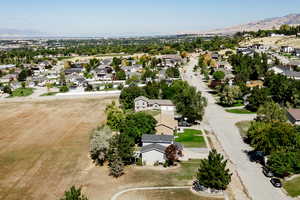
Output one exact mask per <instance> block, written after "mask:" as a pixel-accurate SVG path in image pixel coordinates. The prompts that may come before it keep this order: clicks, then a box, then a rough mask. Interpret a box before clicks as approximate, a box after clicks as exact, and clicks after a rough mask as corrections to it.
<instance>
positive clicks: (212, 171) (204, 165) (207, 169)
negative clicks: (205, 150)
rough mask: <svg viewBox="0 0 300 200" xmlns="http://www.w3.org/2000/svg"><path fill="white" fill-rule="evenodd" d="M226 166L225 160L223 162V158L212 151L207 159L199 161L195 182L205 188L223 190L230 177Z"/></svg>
mask: <svg viewBox="0 0 300 200" xmlns="http://www.w3.org/2000/svg"><path fill="white" fill-rule="evenodd" d="M226 165H227V160H224V157H223V156H222V155H221V154H219V153H217V151H216V150H215V149H213V150H212V151H210V152H209V155H208V158H207V159H202V160H201V161H200V167H199V169H198V172H197V182H198V183H199V184H200V185H202V186H204V187H207V188H211V189H215V190H225V189H226V188H227V186H228V184H229V183H230V181H231V176H232V174H231V173H230V171H229V169H227V168H226Z"/></svg>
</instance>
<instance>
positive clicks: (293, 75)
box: [269, 66, 300, 80]
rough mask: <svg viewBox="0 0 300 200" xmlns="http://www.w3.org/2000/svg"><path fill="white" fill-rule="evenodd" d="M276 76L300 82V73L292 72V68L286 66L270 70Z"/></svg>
mask: <svg viewBox="0 0 300 200" xmlns="http://www.w3.org/2000/svg"><path fill="white" fill-rule="evenodd" d="M269 70H272V71H273V72H274V73H275V74H282V75H284V76H286V77H288V78H293V79H295V80H300V72H297V71H294V70H292V68H291V67H286V66H274V67H272V68H270V69H269Z"/></svg>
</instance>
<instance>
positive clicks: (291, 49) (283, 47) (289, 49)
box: [280, 46, 294, 53]
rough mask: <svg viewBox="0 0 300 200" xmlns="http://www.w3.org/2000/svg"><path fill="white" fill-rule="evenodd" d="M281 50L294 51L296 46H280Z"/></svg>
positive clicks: (284, 51) (285, 51)
mask: <svg viewBox="0 0 300 200" xmlns="http://www.w3.org/2000/svg"><path fill="white" fill-rule="evenodd" d="M280 51H281V52H283V53H293V51H294V48H293V47H290V46H282V47H281V48H280Z"/></svg>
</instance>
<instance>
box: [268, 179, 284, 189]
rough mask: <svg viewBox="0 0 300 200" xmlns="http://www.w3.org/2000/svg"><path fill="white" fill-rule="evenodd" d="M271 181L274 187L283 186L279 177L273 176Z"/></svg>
mask: <svg viewBox="0 0 300 200" xmlns="http://www.w3.org/2000/svg"><path fill="white" fill-rule="evenodd" d="M270 182H271V183H272V185H273V186H274V187H277V188H281V187H282V183H281V181H280V179H278V178H271V180H270Z"/></svg>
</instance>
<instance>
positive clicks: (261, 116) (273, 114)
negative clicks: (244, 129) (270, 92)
mask: <svg viewBox="0 0 300 200" xmlns="http://www.w3.org/2000/svg"><path fill="white" fill-rule="evenodd" d="M256 120H258V121H263V122H278V121H279V122H286V121H287V117H286V111H285V109H284V108H282V107H281V106H280V105H279V104H277V103H275V102H274V101H266V102H265V103H264V104H263V105H261V106H260V107H259V109H258V111H257V119H256Z"/></svg>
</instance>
